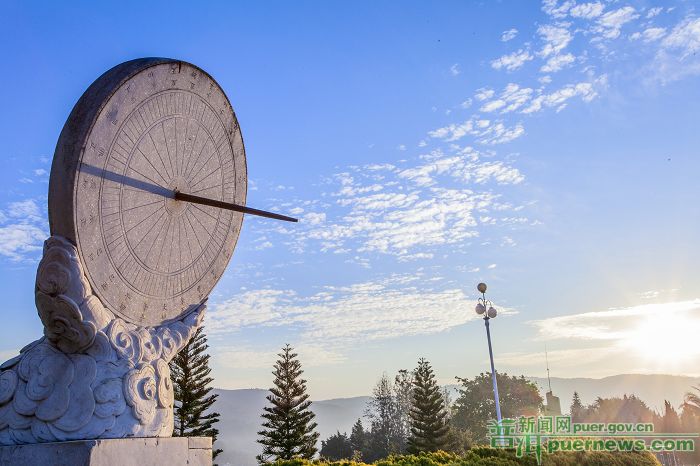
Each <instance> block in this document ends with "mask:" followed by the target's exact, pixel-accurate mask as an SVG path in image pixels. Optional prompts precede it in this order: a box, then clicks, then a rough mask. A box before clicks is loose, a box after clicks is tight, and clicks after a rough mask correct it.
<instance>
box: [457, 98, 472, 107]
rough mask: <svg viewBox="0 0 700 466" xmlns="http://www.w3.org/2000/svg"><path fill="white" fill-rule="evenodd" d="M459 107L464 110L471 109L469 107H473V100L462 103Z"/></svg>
mask: <svg viewBox="0 0 700 466" xmlns="http://www.w3.org/2000/svg"><path fill="white" fill-rule="evenodd" d="M459 106H460V107H462V108H469V107H471V106H472V99H467V100H465V101H464V102H462V103H461V104H459Z"/></svg>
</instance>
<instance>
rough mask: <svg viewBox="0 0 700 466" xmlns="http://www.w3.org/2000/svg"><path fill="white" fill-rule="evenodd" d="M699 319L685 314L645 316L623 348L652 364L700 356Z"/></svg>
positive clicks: (629, 334) (669, 363) (630, 332)
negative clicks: (699, 342)
mask: <svg viewBox="0 0 700 466" xmlns="http://www.w3.org/2000/svg"><path fill="white" fill-rule="evenodd" d="M698 338H700V318H697V317H692V316H688V315H686V314H685V313H665V314H657V315H648V316H645V317H644V318H643V319H642V320H641V321H640V322H639V324H638V326H637V327H635V328H632V329H630V331H629V333H628V334H627V335H626V336H625V337H623V340H622V342H621V343H622V346H624V347H625V349H627V350H629V351H632V352H633V353H635V354H637V355H638V356H639V357H640V358H642V359H643V360H645V361H647V362H651V363H662V364H664V365H669V366H671V365H675V364H676V363H678V362H684V361H687V360H689V359H693V358H697V357H698V356H700V344H698Z"/></svg>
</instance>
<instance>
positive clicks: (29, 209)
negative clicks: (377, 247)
mask: <svg viewBox="0 0 700 466" xmlns="http://www.w3.org/2000/svg"><path fill="white" fill-rule="evenodd" d="M7 214H8V215H9V216H10V217H13V218H22V219H37V218H39V206H38V205H37V203H36V201H34V200H33V199H26V200H24V201H18V202H12V203H10V205H9V206H8V208H7Z"/></svg>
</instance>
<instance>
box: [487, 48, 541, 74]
mask: <svg viewBox="0 0 700 466" xmlns="http://www.w3.org/2000/svg"><path fill="white" fill-rule="evenodd" d="M532 59H533V56H532V55H531V54H530V52H528V51H527V50H524V49H520V50H518V51H517V52H513V53H511V54H509V55H503V56H502V57H500V58H498V59H496V60H493V61H492V62H491V67H492V68H493V69H496V70H500V69H501V68H505V69H506V70H508V71H514V70H517V69H518V68H520V67H522V66H523V65H524V64H525V63H526V62H528V61H530V60H532Z"/></svg>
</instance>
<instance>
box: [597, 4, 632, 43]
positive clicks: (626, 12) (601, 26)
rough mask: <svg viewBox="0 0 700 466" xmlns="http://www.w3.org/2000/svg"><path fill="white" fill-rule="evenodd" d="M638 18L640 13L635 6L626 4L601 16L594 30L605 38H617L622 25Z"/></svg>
mask: <svg viewBox="0 0 700 466" xmlns="http://www.w3.org/2000/svg"><path fill="white" fill-rule="evenodd" d="M637 18H639V14H637V12H636V10H635V9H634V8H633V7H631V6H624V7H622V8H618V9H617V10H613V11H609V12H607V13H605V14H604V15H602V16H600V17H599V18H598V22H597V24H596V26H595V27H594V28H593V30H594V32H596V33H598V34H600V37H602V38H604V39H617V38H618V37H619V36H620V30H621V29H622V26H624V25H625V24H627V23H629V22H630V21H633V20H635V19H637Z"/></svg>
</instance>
